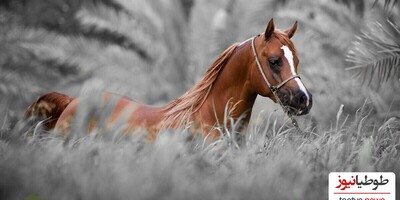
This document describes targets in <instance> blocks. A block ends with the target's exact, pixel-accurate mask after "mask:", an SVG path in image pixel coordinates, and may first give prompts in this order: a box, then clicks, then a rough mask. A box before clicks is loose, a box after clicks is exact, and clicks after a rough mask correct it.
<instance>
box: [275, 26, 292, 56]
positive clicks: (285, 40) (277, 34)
mask: <svg viewBox="0 0 400 200" xmlns="http://www.w3.org/2000/svg"><path fill="white" fill-rule="evenodd" d="M274 37H275V38H277V39H278V40H279V41H280V42H281V43H282V44H283V45H285V46H287V47H288V48H289V49H290V51H292V53H293V56H295V57H297V51H296V48H295V46H294V44H293V42H292V41H291V40H290V38H289V37H288V36H287V35H286V34H285V33H282V32H281V31H279V30H275V32H274Z"/></svg>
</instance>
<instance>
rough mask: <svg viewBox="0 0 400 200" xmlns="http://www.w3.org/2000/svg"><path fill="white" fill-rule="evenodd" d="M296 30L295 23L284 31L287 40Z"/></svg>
mask: <svg viewBox="0 0 400 200" xmlns="http://www.w3.org/2000/svg"><path fill="white" fill-rule="evenodd" d="M296 29H297V21H296V22H295V23H294V24H293V26H292V27H290V28H289V29H288V30H286V31H285V33H286V35H287V36H288V37H289V38H292V37H293V35H294V33H295V32H296Z"/></svg>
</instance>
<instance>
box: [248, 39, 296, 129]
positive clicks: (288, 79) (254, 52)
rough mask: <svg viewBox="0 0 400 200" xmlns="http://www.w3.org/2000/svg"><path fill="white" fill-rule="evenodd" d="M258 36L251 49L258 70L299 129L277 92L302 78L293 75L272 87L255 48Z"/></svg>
mask: <svg viewBox="0 0 400 200" xmlns="http://www.w3.org/2000/svg"><path fill="white" fill-rule="evenodd" d="M258 36H259V35H256V36H254V37H253V38H252V39H251V48H252V49H253V55H254V59H255V60H256V63H257V66H258V69H259V70H260V73H261V75H262V77H263V79H264V81H265V83H266V84H267V85H268V88H269V89H270V90H271V92H272V94H273V95H274V97H275V99H276V101H278V103H279V104H280V105H281V107H282V109H283V111H284V112H285V113H286V114H287V115H288V116H289V118H290V120H291V121H292V124H293V125H294V126H295V127H298V124H297V121H296V119H294V117H293V115H292V114H290V113H289V112H288V110H287V109H286V107H285V106H284V105H283V103H282V101H281V100H280V98H279V97H278V94H277V92H278V91H279V89H280V88H281V87H282V86H284V85H285V84H286V83H287V82H289V81H290V80H292V79H295V78H299V79H300V76H299V75H297V74H293V75H292V76H290V77H289V78H287V79H286V80H284V81H282V82H281V83H280V84H278V85H276V86H275V85H272V84H271V83H270V82H269V81H268V78H267V76H266V75H265V72H264V70H263V68H262V66H261V63H260V60H259V59H258V56H257V51H256V46H255V39H256V37H258Z"/></svg>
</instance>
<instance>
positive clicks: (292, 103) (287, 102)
mask: <svg viewBox="0 0 400 200" xmlns="http://www.w3.org/2000/svg"><path fill="white" fill-rule="evenodd" d="M278 97H279V98H280V99H281V101H282V104H283V106H284V110H285V111H286V112H287V113H289V114H291V115H296V116H300V115H305V114H308V113H309V112H310V110H311V107H312V104H313V103H312V102H313V100H312V94H311V93H309V92H308V91H307V92H304V91H302V90H297V91H292V90H290V89H286V90H280V91H279V92H278Z"/></svg>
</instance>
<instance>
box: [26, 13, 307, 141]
mask: <svg viewBox="0 0 400 200" xmlns="http://www.w3.org/2000/svg"><path fill="white" fill-rule="evenodd" d="M296 29H297V22H296V23H295V24H294V25H293V26H292V27H291V28H289V29H287V30H285V31H280V30H278V29H275V25H274V22H273V19H271V20H270V21H269V23H268V26H267V28H266V30H265V33H263V34H260V35H256V36H255V37H253V38H250V39H248V40H246V41H244V42H242V43H240V44H238V43H236V44H233V45H232V46H230V47H229V48H228V49H226V50H225V51H224V52H223V53H222V54H221V55H220V56H219V57H218V58H217V60H216V61H215V62H214V63H213V64H212V65H211V66H210V67H209V68H208V70H207V71H206V73H205V75H204V76H203V78H202V79H201V80H200V81H199V82H198V83H197V84H195V85H194V86H193V87H192V88H191V89H190V90H188V91H187V92H186V93H185V94H183V95H182V96H181V97H179V98H177V99H175V100H174V101H172V102H170V103H169V104H167V105H165V106H163V107H155V106H149V105H145V104H141V103H138V102H136V101H133V100H131V99H129V98H126V97H123V96H118V95H115V94H111V93H106V94H104V97H103V99H102V100H101V101H102V102H103V103H107V102H109V99H111V98H113V99H117V100H116V101H115V104H114V107H113V108H112V110H111V111H110V113H109V116H108V117H107V120H106V121H105V122H106V124H107V126H112V124H113V123H114V122H116V121H121V120H122V121H123V124H124V127H123V130H124V132H125V133H130V132H133V131H134V130H137V129H140V128H145V129H147V131H148V132H149V137H150V139H154V138H155V137H156V135H157V133H158V132H159V131H160V130H161V129H163V128H180V127H182V125H183V124H185V123H186V125H190V126H192V127H193V128H194V129H196V130H201V131H202V132H203V133H204V134H208V133H210V131H211V132H212V130H213V127H215V126H216V125H218V124H219V122H222V121H223V119H224V114H225V110H226V107H227V106H230V107H231V110H232V112H230V117H232V118H233V119H238V118H239V117H240V116H241V115H243V114H244V113H245V114H246V116H245V117H244V119H243V123H245V124H247V123H248V121H249V119H250V116H251V110H252V107H253V104H254V102H255V99H256V97H257V95H261V96H264V97H269V98H270V99H272V100H273V101H274V102H277V103H279V104H281V106H282V107H283V109H284V111H285V112H286V113H287V114H288V115H289V116H292V115H303V114H307V113H308V112H309V110H310V109H311V106H312V96H311V94H310V93H309V92H308V90H307V89H306V87H305V86H304V85H303V83H302V82H301V80H300V77H299V76H298V74H297V66H298V63H299V59H298V57H297V53H296V49H295V47H294V45H293V43H292V41H291V40H290V38H291V37H292V36H293V35H294V33H295V31H296ZM79 102H80V99H79V98H71V97H68V96H66V95H63V94H60V93H56V92H52V93H48V94H45V95H43V96H41V97H40V98H39V99H38V100H37V101H36V102H34V103H33V104H32V105H31V106H30V107H29V108H28V109H27V111H26V113H25V117H30V116H40V117H44V118H46V119H47V121H46V122H45V125H46V127H47V128H48V129H53V128H54V129H56V130H58V131H60V132H61V133H68V132H69V130H70V126H71V123H72V119H73V117H74V115H75V114H76V113H77V110H78V108H79V104H80V103H79ZM91 121H92V122H93V123H89V127H88V128H89V129H91V127H93V125H94V124H95V123H96V120H91ZM212 135H214V136H217V135H218V134H216V133H212Z"/></svg>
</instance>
